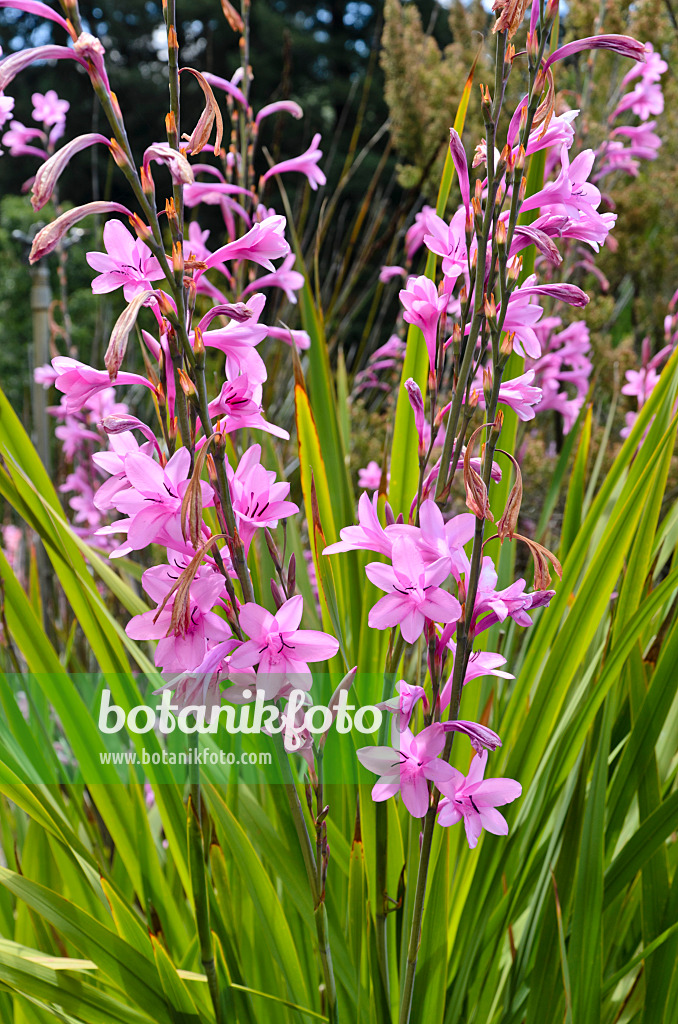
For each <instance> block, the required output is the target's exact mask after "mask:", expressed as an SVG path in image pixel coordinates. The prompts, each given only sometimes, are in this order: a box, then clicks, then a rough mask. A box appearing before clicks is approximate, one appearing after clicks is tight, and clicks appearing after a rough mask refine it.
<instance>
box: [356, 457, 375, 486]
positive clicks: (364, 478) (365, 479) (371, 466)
mask: <svg viewBox="0 0 678 1024" xmlns="http://www.w3.org/2000/svg"><path fill="white" fill-rule="evenodd" d="M380 483H381V466H380V465H379V463H378V462H375V461H374V459H372V461H371V462H368V463H367V466H366V467H365V468H364V469H359V470H358V487H363V488H364V489H365V490H367V491H374V490H376V488H377V487H379V484H380Z"/></svg>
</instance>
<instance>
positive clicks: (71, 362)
mask: <svg viewBox="0 0 678 1024" xmlns="http://www.w3.org/2000/svg"><path fill="white" fill-rule="evenodd" d="M52 366H53V368H54V370H55V371H56V374H57V376H56V379H55V381H54V384H55V387H56V389H57V391H62V392H63V393H64V394H65V395H66V411H67V412H78V410H79V409H81V408H82V407H83V405H84V404H85V402H86V401H87V400H88V399H90V398H91V397H92V396H93V395H96V394H97V393H98V392H99V391H103V390H105V389H106V388H110V387H111V385H112V384H115V385H116V386H117V385H118V384H143V385H144V387H147V388H150V389H151V391H155V388H154V387H153V385H152V384H151V382H150V381H149V380H146V378H145V377H141V376H140V375H139V374H138V373H118V375H117V377H116V378H115V380H114V381H112V380H111V378H110V377H109V375H108V372H107V371H106V370H95V369H94V368H93V367H92V366H87V365H86V363H81V362H79V361H78V360H77V359H71V358H70V357H69V356H57V357H56V358H55V359H53V360H52Z"/></svg>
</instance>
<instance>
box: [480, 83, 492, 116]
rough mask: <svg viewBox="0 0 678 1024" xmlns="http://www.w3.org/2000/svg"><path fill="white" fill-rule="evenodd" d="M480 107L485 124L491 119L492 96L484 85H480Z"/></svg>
mask: <svg viewBox="0 0 678 1024" xmlns="http://www.w3.org/2000/svg"><path fill="white" fill-rule="evenodd" d="M480 109H481V110H482V114H483V120H484V121H485V123H486V124H487V123H488V122H491V120H492V97H491V96H490V90H489V89H488V87H487V86H486V85H482V83H481V86H480Z"/></svg>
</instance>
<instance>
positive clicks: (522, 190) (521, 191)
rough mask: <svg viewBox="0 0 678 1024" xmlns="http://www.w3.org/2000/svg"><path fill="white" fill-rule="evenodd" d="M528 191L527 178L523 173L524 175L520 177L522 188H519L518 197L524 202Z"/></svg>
mask: <svg viewBox="0 0 678 1024" xmlns="http://www.w3.org/2000/svg"><path fill="white" fill-rule="evenodd" d="M526 192H527V178H526V177H525V175H523V177H522V178H521V179H520V189H519V190H518V199H519V200H520V202H521V203H522V201H523V199H524V198H525V193H526Z"/></svg>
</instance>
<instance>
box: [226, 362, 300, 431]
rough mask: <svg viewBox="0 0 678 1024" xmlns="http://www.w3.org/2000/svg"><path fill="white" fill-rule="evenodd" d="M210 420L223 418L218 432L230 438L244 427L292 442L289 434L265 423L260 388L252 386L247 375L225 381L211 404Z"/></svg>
mask: <svg viewBox="0 0 678 1024" xmlns="http://www.w3.org/2000/svg"><path fill="white" fill-rule="evenodd" d="M209 413H210V416H218V417H220V419H219V423H218V424H215V430H220V431H221V432H222V433H223V434H230V433H231V432H232V431H233V430H242V429H244V428H245V427H248V428H249V429H251V430H252V429H253V430H265V431H267V432H268V433H269V434H274V435H275V436H276V437H282V438H285V440H287V439H289V436H290V435H289V434H288V433H287V431H286V430H283V429H282V427H277V426H276V425H275V424H274V423H269V422H268V421H267V420H265V419H264V417H263V415H262V408H261V384H253V383H251V382H250V381H249V380H248V377H247V374H241V375H240V376H238V377H236V378H235V380H232V381H231V380H226V381H224V383H223V384H222V386H221V391H220V393H219V395H218V397H217V398H215V399H213V400H212V401H211V402H210V404H209Z"/></svg>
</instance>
